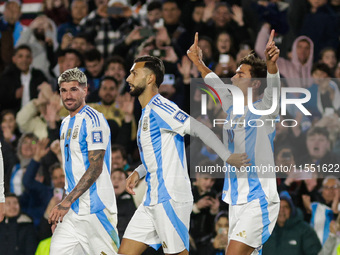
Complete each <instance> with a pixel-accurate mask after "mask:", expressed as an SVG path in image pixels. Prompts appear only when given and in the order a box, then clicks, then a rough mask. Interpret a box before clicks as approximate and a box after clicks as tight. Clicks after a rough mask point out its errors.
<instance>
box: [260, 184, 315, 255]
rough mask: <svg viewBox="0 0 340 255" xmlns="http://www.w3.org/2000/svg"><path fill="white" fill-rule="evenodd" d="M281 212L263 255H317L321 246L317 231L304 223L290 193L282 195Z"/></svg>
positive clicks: (264, 247)
mask: <svg viewBox="0 0 340 255" xmlns="http://www.w3.org/2000/svg"><path fill="white" fill-rule="evenodd" d="M280 200H281V202H280V211H279V216H278V218H277V222H276V225H275V227H274V230H273V233H272V234H271V236H270V237H269V239H268V241H267V242H266V243H265V244H264V245H263V255H272V254H275V255H281V254H282V255H283V254H284V255H286V254H289V255H301V254H308V255H317V254H318V252H319V251H320V250H321V244H320V242H319V240H318V237H317V235H316V233H315V231H314V230H313V229H312V228H311V227H310V226H309V225H308V224H307V223H306V222H304V221H303V217H302V213H301V211H300V209H299V208H296V207H295V205H294V204H293V201H292V199H291V197H290V195H289V194H288V192H286V191H283V192H281V194H280Z"/></svg>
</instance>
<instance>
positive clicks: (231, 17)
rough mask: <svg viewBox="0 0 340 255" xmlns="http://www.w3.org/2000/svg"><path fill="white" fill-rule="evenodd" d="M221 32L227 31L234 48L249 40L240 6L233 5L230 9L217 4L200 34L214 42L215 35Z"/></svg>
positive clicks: (222, 4) (224, 4) (223, 4)
mask: <svg viewBox="0 0 340 255" xmlns="http://www.w3.org/2000/svg"><path fill="white" fill-rule="evenodd" d="M221 31H227V32H228V33H229V35H230V36H231V37H232V38H233V41H234V45H236V46H237V45H240V44H241V43H242V42H245V41H248V40H249V39H250V35H249V32H248V29H247V26H245V24H244V20H243V10H242V8H241V7H240V6H237V5H233V6H232V7H231V8H230V7H229V5H228V4H226V3H223V2H221V3H217V4H216V5H215V9H214V11H213V14H212V17H211V19H209V20H208V21H207V23H206V26H205V27H204V29H202V31H201V33H200V34H201V35H207V36H209V37H210V38H212V39H213V40H216V35H217V34H219V32H221ZM236 50H238V49H236Z"/></svg>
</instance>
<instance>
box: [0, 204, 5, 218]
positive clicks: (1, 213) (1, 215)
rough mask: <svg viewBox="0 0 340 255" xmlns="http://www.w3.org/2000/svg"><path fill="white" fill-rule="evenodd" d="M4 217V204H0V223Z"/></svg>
mask: <svg viewBox="0 0 340 255" xmlns="http://www.w3.org/2000/svg"><path fill="white" fill-rule="evenodd" d="M4 217H5V203H0V222H2V221H3V220H4Z"/></svg>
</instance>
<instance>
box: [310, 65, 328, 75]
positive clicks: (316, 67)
mask: <svg viewBox="0 0 340 255" xmlns="http://www.w3.org/2000/svg"><path fill="white" fill-rule="evenodd" d="M316 70H319V71H322V72H325V73H326V74H327V76H328V77H331V76H332V72H331V69H330V68H329V66H328V65H326V64H325V63H315V64H314V65H313V67H312V72H311V73H314V72H315V71H316Z"/></svg>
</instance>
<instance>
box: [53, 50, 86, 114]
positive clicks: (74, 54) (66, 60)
mask: <svg viewBox="0 0 340 255" xmlns="http://www.w3.org/2000/svg"><path fill="white" fill-rule="evenodd" d="M82 66H83V56H82V54H80V52H79V51H77V50H76V49H73V48H71V49H66V50H62V51H61V52H60V54H59V55H58V63H57V64H56V66H55V67H54V68H53V76H54V77H55V78H54V79H53V82H52V88H53V90H57V88H58V79H57V77H59V75H60V74H62V73H63V72H64V71H66V70H67V69H71V68H75V67H82ZM67 115H68V114H67ZM67 115H66V116H67Z"/></svg>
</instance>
